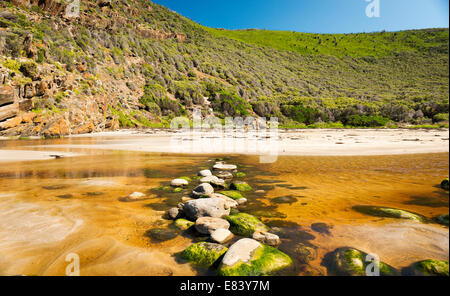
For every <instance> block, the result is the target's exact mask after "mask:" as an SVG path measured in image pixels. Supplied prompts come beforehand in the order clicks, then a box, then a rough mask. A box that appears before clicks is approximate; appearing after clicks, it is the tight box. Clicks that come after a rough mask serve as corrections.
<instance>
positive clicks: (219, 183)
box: [200, 176, 225, 188]
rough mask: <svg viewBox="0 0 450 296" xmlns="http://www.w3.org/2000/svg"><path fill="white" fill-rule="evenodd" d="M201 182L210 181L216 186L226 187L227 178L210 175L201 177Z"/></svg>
mask: <svg viewBox="0 0 450 296" xmlns="http://www.w3.org/2000/svg"><path fill="white" fill-rule="evenodd" d="M200 182H201V183H209V184H211V185H212V186H214V187H216V188H225V180H223V179H220V178H219V177H216V176H208V177H203V178H201V179H200Z"/></svg>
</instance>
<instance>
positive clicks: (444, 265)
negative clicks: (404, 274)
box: [409, 259, 449, 276]
mask: <svg viewBox="0 0 450 296" xmlns="http://www.w3.org/2000/svg"><path fill="white" fill-rule="evenodd" d="M409 271H410V273H411V274H412V275H415V276H449V273H448V261H438V260H432V259H429V260H424V261H419V262H416V263H414V264H412V265H411V266H410V268H409Z"/></svg>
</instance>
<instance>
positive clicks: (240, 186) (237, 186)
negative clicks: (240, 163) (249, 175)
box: [230, 182, 253, 192]
mask: <svg viewBox="0 0 450 296" xmlns="http://www.w3.org/2000/svg"><path fill="white" fill-rule="evenodd" d="M230 189H232V190H237V191H241V192H248V191H252V190H253V188H252V187H251V186H250V185H248V184H247V183H246V182H233V183H231V185H230Z"/></svg>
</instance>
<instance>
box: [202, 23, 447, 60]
mask: <svg viewBox="0 0 450 296" xmlns="http://www.w3.org/2000/svg"><path fill="white" fill-rule="evenodd" d="M205 29H206V30H208V31H209V32H210V33H212V34H214V35H215V36H219V37H227V38H230V39H234V40H238V41H242V42H245V43H252V44H256V45H262V46H268V47H271V48H274V49H278V50H286V51H293V52H297V53H300V54H304V55H331V56H338V57H344V56H351V57H367V56H374V57H384V56H391V55H395V54H398V53H400V52H414V53H441V54H445V53H448V40H449V31H448V29H431V30H415V31H402V32H381V33H368V34H365V33H360V34H308V33H297V32H287V31H268V30H256V29H248V30H222V29H212V28H205Z"/></svg>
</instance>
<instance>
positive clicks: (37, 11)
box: [0, 0, 449, 135]
mask: <svg viewBox="0 0 450 296" xmlns="http://www.w3.org/2000/svg"><path fill="white" fill-rule="evenodd" d="M55 1H56V0H45V1H39V2H38V4H39V6H35V4H34V3H36V2H35V1H31V0H11V1H2V2H0V73H6V76H7V82H6V83H7V85H12V86H14V87H16V88H17V89H23V88H24V87H25V88H26V87H27V85H30V84H32V85H33V87H34V88H35V89H36V88H39V86H40V85H41V84H42V83H43V82H47V81H48V83H44V84H45V85H50V84H51V85H52V86H53V87H52V88H51V89H50V88H49V89H46V90H45V91H43V92H36V93H35V94H33V95H32V96H33V98H32V99H31V100H33V105H32V107H31V110H29V109H25V110H21V111H20V112H21V113H20V114H22V113H23V112H34V113H36V114H39V116H41V117H43V118H45V120H47V121H48V123H46V125H44V126H43V127H42V129H37V126H36V125H37V124H36V123H23V122H22V123H21V125H20V126H15V127H13V128H10V127H9V128H8V129H6V131H4V132H3V133H4V134H8V135H14V134H20V135H29V134H42V133H44V134H45V132H46V131H48V130H50V131H51V132H53V131H54V130H55V129H52V128H51V127H52V126H53V124H56V123H54V122H57V123H58V124H61V120H63V121H65V122H66V125H68V126H69V127H68V129H67V130H69V132H70V133H79V132H86V129H81V130H80V129H78V128H77V127H78V126H80V125H81V126H88V127H89V129H87V130H88V131H90V130H103V129H108V128H113V127H117V126H122V127H142V126H143V127H152V126H164V125H167V123H168V122H169V120H170V119H171V118H173V117H175V116H179V115H190V114H191V112H192V110H193V109H194V108H200V109H202V112H203V114H204V115H209V114H212V113H213V114H214V115H216V116H219V117H222V118H223V117H225V116H238V115H241V116H242V115H258V116H265V117H273V116H276V117H279V119H280V121H281V123H282V124H283V125H285V126H306V125H309V126H313V127H324V126H336V127H341V126H364V127H370V126H384V125H387V126H397V125H430V124H437V123H438V124H441V125H446V124H448V108H449V105H448V97H449V96H448V92H449V91H448V78H449V77H448V76H449V70H448V66H449V64H448V47H449V31H448V29H429V30H418V31H405V32H397V33H386V32H383V33H371V34H347V35H320V34H302V33H293V32H271V31H264V30H259V31H258V30H247V31H225V30H219V29H210V28H205V27H203V26H200V25H199V24H196V23H194V22H192V21H190V20H188V19H186V18H185V17H183V16H181V15H179V14H176V13H174V12H172V11H171V10H169V9H167V8H165V7H162V6H160V5H156V4H153V3H151V2H149V1H146V0H139V1H131V0H130V1H127V0H112V1H107V0H103V1H94V0H84V1H82V2H81V3H82V11H81V15H80V17H78V18H75V19H70V20H67V19H65V18H63V17H62V16H61V9H59V10H58V9H57V8H55V7H57V6H56V5H54V2H55ZM30 36H32V38H31V39H32V40H31V41H29V40H30ZM29 69H35V71H34V72H36V73H35V75H32V74H33V73H30V71H29ZM27 70H28V71H27ZM31 72H33V71H31ZM33 76H36V77H33ZM60 80H64V81H65V83H62V84H61V83H59V81H60ZM50 82H51V83H50ZM55 82H58V83H55ZM27 100H29V98H27ZM28 105H29V104H28ZM28 105H27V106H28ZM86 105H89V106H90V107H89V108H90V109H88V110H87V109H86V108H85V107H84V106H86ZM22 109H23V108H22ZM0 113H1V110H0ZM61 118H62V119H61ZM63 126H64V125H63ZM1 129H2V128H1V125H0V133H2V131H1ZM4 129H5V128H4ZM63 130H64V133H65V132H66V129H63Z"/></svg>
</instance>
